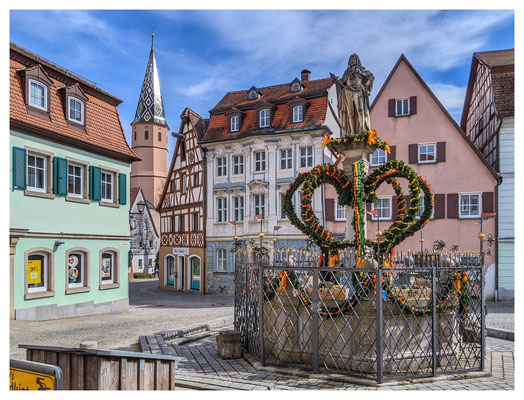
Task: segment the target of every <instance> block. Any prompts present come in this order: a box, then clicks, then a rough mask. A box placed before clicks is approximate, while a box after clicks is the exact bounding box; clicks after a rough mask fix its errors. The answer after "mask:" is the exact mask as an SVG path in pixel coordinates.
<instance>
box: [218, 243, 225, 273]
mask: <svg viewBox="0 0 524 400" xmlns="http://www.w3.org/2000/svg"><path fill="white" fill-rule="evenodd" d="M217 272H227V250H226V249H223V248H219V249H217Z"/></svg>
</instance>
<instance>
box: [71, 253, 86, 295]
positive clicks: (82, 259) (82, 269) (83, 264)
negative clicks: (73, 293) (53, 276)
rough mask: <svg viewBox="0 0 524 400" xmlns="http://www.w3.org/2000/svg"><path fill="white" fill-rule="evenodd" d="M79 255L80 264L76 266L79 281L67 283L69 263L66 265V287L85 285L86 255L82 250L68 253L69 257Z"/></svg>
mask: <svg viewBox="0 0 524 400" xmlns="http://www.w3.org/2000/svg"><path fill="white" fill-rule="evenodd" d="M78 255H79V256H80V257H79V265H80V264H81V265H80V268H78V267H77V268H78V270H79V272H80V278H81V279H80V281H79V282H75V283H69V265H67V288H68V289H72V288H77V287H84V285H85V279H86V278H85V273H86V259H87V258H86V255H85V253H84V252H82V251H72V252H71V253H69V257H71V256H78ZM69 257H68V259H69Z"/></svg>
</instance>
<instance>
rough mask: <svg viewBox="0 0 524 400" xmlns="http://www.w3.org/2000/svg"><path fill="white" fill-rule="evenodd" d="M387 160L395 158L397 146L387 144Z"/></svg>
mask: <svg viewBox="0 0 524 400" xmlns="http://www.w3.org/2000/svg"><path fill="white" fill-rule="evenodd" d="M389 150H390V151H389V154H388V161H391V160H396V159H397V146H389Z"/></svg>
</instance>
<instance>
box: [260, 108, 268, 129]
mask: <svg viewBox="0 0 524 400" xmlns="http://www.w3.org/2000/svg"><path fill="white" fill-rule="evenodd" d="M258 121H259V127H260V128H267V127H268V126H269V124H270V110H269V108H264V109H263V110H260V111H259V113H258Z"/></svg>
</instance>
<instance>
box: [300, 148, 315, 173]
mask: <svg viewBox="0 0 524 400" xmlns="http://www.w3.org/2000/svg"><path fill="white" fill-rule="evenodd" d="M303 150H304V151H305V154H302V151H303ZM299 154H300V157H299V168H311V167H312V166H313V147H312V146H303V147H300V150H299ZM302 161H304V166H302Z"/></svg>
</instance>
